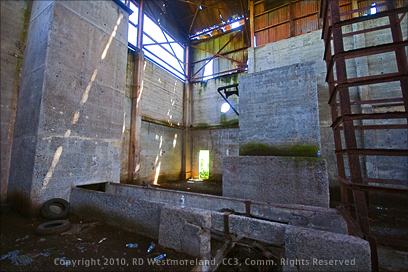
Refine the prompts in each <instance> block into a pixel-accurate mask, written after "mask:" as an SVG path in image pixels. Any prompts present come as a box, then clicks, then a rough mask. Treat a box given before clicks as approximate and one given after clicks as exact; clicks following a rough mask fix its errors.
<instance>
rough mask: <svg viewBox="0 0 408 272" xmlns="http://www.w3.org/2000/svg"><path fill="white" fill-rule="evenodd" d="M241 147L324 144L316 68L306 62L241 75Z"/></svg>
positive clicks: (311, 63)
mask: <svg viewBox="0 0 408 272" xmlns="http://www.w3.org/2000/svg"><path fill="white" fill-rule="evenodd" d="M239 87H240V105H239V108H240V118H239V122H240V136H239V143H240V147H241V146H243V145H244V144H250V143H256V144H258V143H262V144H267V145H270V146H291V145H294V144H302V145H303V144H308V145H312V146H317V147H320V133H319V111H318V104H317V84H316V67H315V63H314V62H304V63H301V64H294V65H290V66H284V67H280V68H275V69H270V70H264V71H261V72H257V73H252V74H244V75H240V77H239Z"/></svg>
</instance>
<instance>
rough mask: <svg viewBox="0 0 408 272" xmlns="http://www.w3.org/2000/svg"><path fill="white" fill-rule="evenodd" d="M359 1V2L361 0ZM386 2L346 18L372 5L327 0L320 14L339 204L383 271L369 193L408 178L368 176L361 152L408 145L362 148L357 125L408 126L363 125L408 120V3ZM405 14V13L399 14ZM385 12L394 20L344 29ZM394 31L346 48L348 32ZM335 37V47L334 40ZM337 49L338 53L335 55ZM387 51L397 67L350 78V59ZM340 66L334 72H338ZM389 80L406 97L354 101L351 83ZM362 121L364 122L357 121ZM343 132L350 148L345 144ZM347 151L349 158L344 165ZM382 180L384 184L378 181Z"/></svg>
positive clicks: (401, 187) (391, 188) (402, 188)
mask: <svg viewBox="0 0 408 272" xmlns="http://www.w3.org/2000/svg"><path fill="white" fill-rule="evenodd" d="M356 2H357V1H356ZM381 5H382V6H384V7H386V10H385V11H381V12H378V13H375V14H373V15H368V16H360V17H358V16H355V17H354V18H348V19H346V18H345V17H346V16H347V15H349V16H350V15H351V14H353V13H354V14H356V12H359V11H364V10H367V9H369V8H370V7H362V8H358V7H357V9H352V10H350V11H345V12H341V11H340V9H341V7H340V3H339V0H328V1H327V0H322V1H321V9H320V16H321V19H322V21H323V30H322V39H323V40H324V42H325V53H324V60H325V61H326V67H327V76H326V82H327V83H328V86H329V95H330V99H329V105H330V108H331V115H332V122H333V123H332V126H331V127H332V129H333V134H334V143H335V154H336V161H337V169H338V176H337V179H338V180H339V181H340V186H341V187H340V188H341V206H340V207H339V209H340V211H341V212H342V214H343V216H344V217H345V219H346V221H347V223H348V226H349V232H350V234H352V235H355V236H358V237H361V238H364V239H366V240H367V241H368V242H369V243H370V248H371V259H372V268H373V271H378V269H379V268H378V257H377V242H376V239H375V237H373V236H372V235H371V232H370V225H369V215H368V204H367V203H368V202H367V200H368V199H367V196H368V192H370V191H382V192H387V193H398V194H400V193H402V194H407V193H408V186H407V184H408V181H401V180H392V179H379V178H369V177H367V176H365V177H364V176H363V173H362V169H361V166H360V158H361V156H406V157H408V150H406V149H364V148H358V147H357V138H356V130H377V129H378V130H381V129H382V130H385V129H387V130H388V129H408V124H406V123H405V124H403V122H400V123H398V124H388V123H386V122H383V123H382V124H376V125H372V124H370V125H364V123H362V122H363V120H392V119H400V120H407V123H408V65H407V56H406V53H405V47H406V46H408V41H407V40H405V41H404V40H403V36H402V31H401V21H402V20H403V17H404V16H405V14H406V12H408V7H407V6H402V7H397V4H396V1H395V0H389V1H386V2H385V3H382V4H381ZM400 14H401V17H400V16H399V15H400ZM382 17H388V18H389V22H390V24H389V25H385V26H376V27H373V28H364V29H362V30H358V31H353V32H348V33H343V31H342V27H345V26H349V25H352V24H357V23H361V22H365V21H369V20H374V19H378V18H382ZM387 28H389V29H390V30H391V34H392V42H390V43H386V44H381V45H377V46H370V47H364V48H359V49H353V50H347V51H346V50H345V49H344V37H350V36H353V35H358V34H363V33H367V32H372V31H377V30H381V29H387ZM331 42H333V50H332V43H331ZM332 51H333V54H332ZM386 52H395V56H396V61H397V67H398V72H396V73H395V72H393V73H387V74H381V75H371V76H364V77H356V78H348V76H347V70H346V59H352V58H358V57H362V56H370V55H375V54H381V53H386ZM334 69H335V72H334ZM385 82H400V86H401V91H402V96H401V97H398V98H384V99H377V100H360V101H351V98H350V92H349V88H350V87H356V86H365V85H370V84H378V83H385ZM393 102H400V103H402V104H403V108H404V111H396V112H385V113H355V112H353V110H352V107H351V106H353V105H376V104H379V103H393ZM355 120H360V122H361V123H360V124H355V123H354V121H355ZM342 137H343V139H344V143H345V147H343V146H342ZM344 156H346V158H347V161H348V167H346V165H345V160H344ZM378 184H381V185H378ZM350 190H351V192H352V198H353V202H354V208H355V215H354V216H353V213H352V212H351V206H352V203H351V201H350V199H349V194H348V193H349V191H350Z"/></svg>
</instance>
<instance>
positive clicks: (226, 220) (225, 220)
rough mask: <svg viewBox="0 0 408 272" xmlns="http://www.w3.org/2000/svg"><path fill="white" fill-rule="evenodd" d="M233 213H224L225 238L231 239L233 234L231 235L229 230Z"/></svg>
mask: <svg viewBox="0 0 408 272" xmlns="http://www.w3.org/2000/svg"><path fill="white" fill-rule="evenodd" d="M230 214H231V213H229V212H226V213H224V235H225V239H227V240H230V239H231V235H230V231H229V216H230Z"/></svg>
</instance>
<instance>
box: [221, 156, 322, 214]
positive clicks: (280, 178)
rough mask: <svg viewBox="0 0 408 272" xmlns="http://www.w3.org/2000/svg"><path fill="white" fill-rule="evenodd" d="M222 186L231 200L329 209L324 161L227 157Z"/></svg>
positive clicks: (303, 158) (314, 159)
mask: <svg viewBox="0 0 408 272" xmlns="http://www.w3.org/2000/svg"><path fill="white" fill-rule="evenodd" d="M222 186H223V196H227V197H237V198H243V199H251V200H254V201H261V202H268V203H282V204H301V205H309V206H319V207H326V208H328V207H329V184H328V180H327V172H326V161H325V160H324V159H320V158H305V157H261V156H239V157H225V158H224V161H223V185H222ZM242 188H245V190H243V189H242Z"/></svg>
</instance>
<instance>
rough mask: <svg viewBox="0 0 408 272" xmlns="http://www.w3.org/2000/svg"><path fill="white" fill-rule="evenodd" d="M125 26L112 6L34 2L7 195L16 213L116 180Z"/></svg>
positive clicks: (122, 16) (122, 12)
mask: <svg viewBox="0 0 408 272" xmlns="http://www.w3.org/2000/svg"><path fill="white" fill-rule="evenodd" d="M127 23H128V14H127V13H126V11H125V10H123V9H122V8H121V7H119V6H118V5H117V4H116V3H114V2H113V1H92V2H89V1H81V2H72V1H47V2H46V1H34V2H33V9H32V13H31V18H30V21H29V28H28V37H27V48H26V51H25V55H24V62H23V71H22V79H21V89H20V95H19V101H18V111H17V117H16V126H15V133H14V143H13V151H12V158H11V168H10V184H9V190H8V196H9V197H10V200H11V202H12V204H13V205H15V206H16V208H18V209H20V210H21V211H22V212H24V213H28V214H31V215H34V214H36V212H37V211H38V209H39V207H40V206H41V205H42V203H43V202H44V201H46V200H48V199H50V198H54V197H61V198H65V199H69V194H70V190H71V187H72V186H73V185H77V184H89V183H96V182H100V181H101V180H105V181H106V180H110V181H113V182H118V181H119V165H120V145H121V137H122V128H123V103H124V102H123V99H124V90H125V83H126V82H125V75H126V69H125V67H126V52H127Z"/></svg>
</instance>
